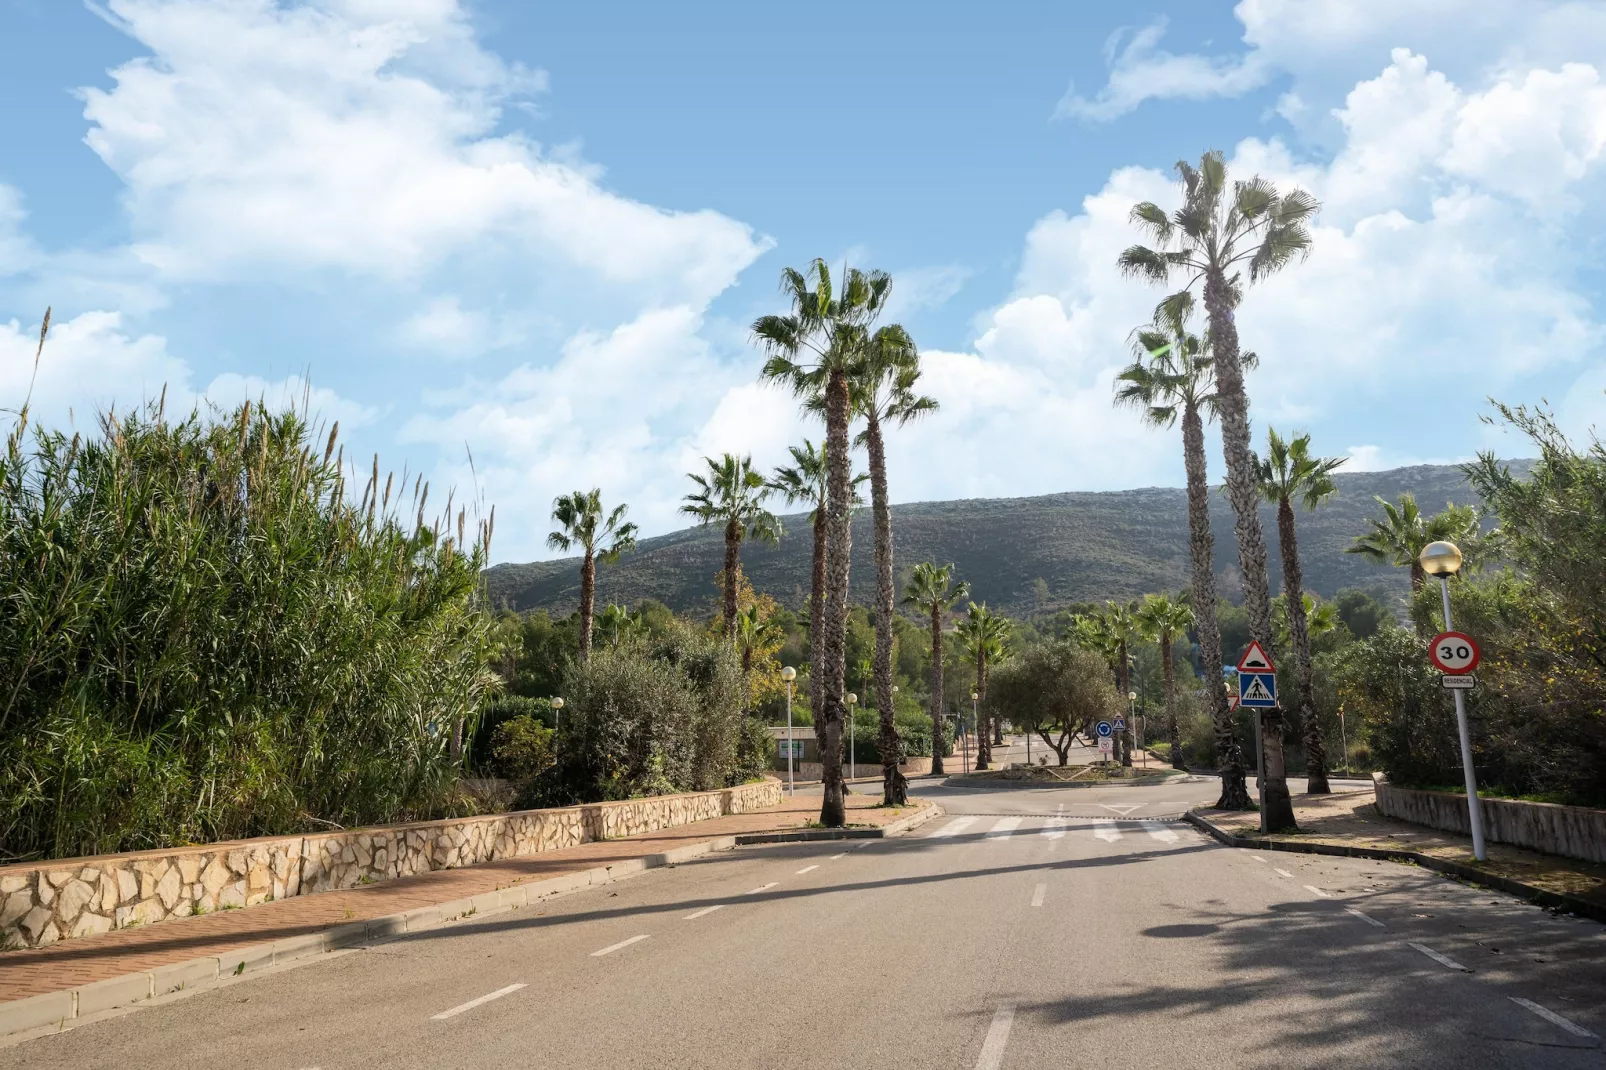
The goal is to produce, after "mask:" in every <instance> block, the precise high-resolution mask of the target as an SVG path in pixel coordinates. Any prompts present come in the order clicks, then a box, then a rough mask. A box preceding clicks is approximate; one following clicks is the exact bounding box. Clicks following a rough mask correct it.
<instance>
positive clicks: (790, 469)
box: [764, 439, 870, 521]
mask: <svg viewBox="0 0 1606 1070" xmlns="http://www.w3.org/2000/svg"><path fill="white" fill-rule="evenodd" d="M787 449H788V451H789V452H790V453H791V454H792V464H791V465H790V466H787V465H783V466H781V467H779V468H777V469H775V472H774V474H772V475H771V476H770V478H769V480H768V481H767V482H766V483H765V484H764V485H765V486H766V487H768V488H769V489H770V491H772V492H773V493H775V494H778V495H780V496H781V498H782V499H784V500H785V502H786V504H788V505H810V506H813V511H812V512H810V513H809V520H810V521H813V520H814V519H815V518H816V517H817V516H818V515H819V514H820V513H821V512H822V511H823V510H824V509H825V491H826V479H827V477H828V476H829V474H830V469H829V466H828V465H827V463H826V459H825V447H824V446H823V445H822V446H816V445H815V444H814V443H812V442H810V441H809V440H808V439H804V440H803V445H801V446H789V447H787ZM869 478H870V475H869V473H868V472H861V473H859V474H858V475H856V476H854V477H853V479H852V481H851V482H850V484H849V486H850V487H851V488H853V504H854V505H860V504H862V500H861V499H860V498H859V496H858V487H859V485H860V484H861V483H863V482H864V481H865V480H866V479H869Z"/></svg>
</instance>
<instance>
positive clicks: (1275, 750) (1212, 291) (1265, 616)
mask: <svg viewBox="0 0 1606 1070" xmlns="http://www.w3.org/2000/svg"><path fill="white" fill-rule="evenodd" d="M1204 303H1205V311H1206V313H1207V314H1208V316H1209V319H1210V339H1211V344H1212V346H1213V347H1214V350H1215V355H1216V403H1217V406H1218V408H1219V411H1220V413H1221V445H1222V452H1223V454H1224V455H1225V458H1226V462H1227V497H1228V499H1229V500H1230V501H1231V502H1232V510H1233V514H1234V518H1235V520H1236V523H1235V524H1234V525H1233V527H1234V531H1235V532H1236V534H1237V536H1238V568H1239V571H1240V572H1241V573H1242V574H1243V589H1244V611H1245V612H1246V613H1247V614H1248V616H1249V632H1250V634H1251V635H1252V636H1253V637H1254V638H1255V639H1256V640H1257V641H1258V642H1259V643H1260V645H1261V646H1262V647H1264V648H1265V649H1267V650H1270V649H1272V642H1271V595H1270V592H1269V588H1268V586H1267V581H1266V539H1265V536H1264V535H1263V534H1262V533H1261V530H1260V486H1259V481H1258V479H1257V478H1256V475H1255V463H1254V454H1253V452H1252V451H1251V450H1250V447H1249V435H1250V432H1249V397H1248V395H1247V394H1246V393H1245V391H1244V370H1243V365H1242V364H1241V363H1240V362H1239V359H1238V325H1237V324H1236V323H1234V322H1233V317H1232V308H1233V298H1232V291H1231V289H1230V287H1229V286H1228V285H1227V278H1226V275H1225V274H1223V273H1222V271H1221V270H1220V269H1219V268H1216V267H1212V268H1211V269H1210V270H1209V271H1208V272H1207V273H1206V274H1205V287H1204ZM1260 725H1261V730H1260V734H1261V747H1262V749H1263V750H1264V751H1265V755H1264V758H1263V761H1264V762H1265V767H1264V768H1263V769H1261V771H1260V805H1261V810H1262V813H1263V816H1264V818H1265V824H1266V828H1267V830H1269V831H1273V832H1276V831H1281V830H1284V829H1292V828H1297V827H1298V826H1297V825H1296V823H1295V821H1294V804H1293V800H1292V799H1290V798H1289V795H1288V777H1287V774H1286V772H1285V770H1284V768H1283V717H1282V714H1281V712H1280V711H1278V710H1266V711H1261V714H1260Z"/></svg>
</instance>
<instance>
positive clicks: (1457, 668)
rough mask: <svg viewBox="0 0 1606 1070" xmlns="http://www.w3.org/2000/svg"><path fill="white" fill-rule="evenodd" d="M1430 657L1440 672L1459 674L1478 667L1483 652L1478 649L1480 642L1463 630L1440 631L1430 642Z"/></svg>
mask: <svg viewBox="0 0 1606 1070" xmlns="http://www.w3.org/2000/svg"><path fill="white" fill-rule="evenodd" d="M1428 657H1430V658H1432V659H1433V664H1434V666H1435V667H1436V668H1438V670H1439V671H1440V672H1445V673H1449V674H1450V675H1452V676H1459V675H1462V674H1465V673H1469V672H1471V671H1472V670H1473V669H1476V668H1477V667H1478V659H1480V658H1481V657H1483V654H1482V653H1481V652H1480V651H1479V650H1478V644H1477V643H1474V642H1473V641H1472V637H1471V636H1470V635H1465V634H1463V633H1461V632H1440V633H1439V634H1438V635H1435V636H1434V637H1433V642H1432V643H1430V644H1428Z"/></svg>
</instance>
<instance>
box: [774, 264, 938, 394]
mask: <svg viewBox="0 0 1606 1070" xmlns="http://www.w3.org/2000/svg"><path fill="white" fill-rule="evenodd" d="M806 272H807V273H806V274H805V272H803V271H798V270H796V269H795V268H787V269H786V270H785V271H784V272H782V274H781V292H782V293H784V294H785V295H786V296H787V298H788V299H789V300H790V301H791V303H792V311H791V312H790V313H788V314H786V315H780V316H761V317H760V318H759V319H757V320H755V321H754V323H753V336H754V338H755V339H757V341H758V343H759V345H760V346H762V347H763V349H764V351H765V352H766V353H767V354H768V359H767V360H766V361H765V363H764V371H763V378H765V379H770V380H774V381H778V382H782V383H785V384H787V385H788V386H790V387H791V388H792V389H793V391H794V392H796V393H797V394H798V395H799V396H801V397H805V398H812V397H816V396H818V395H821V394H823V393H824V390H825V382H826V379H827V378H828V377H829V376H830V374H831V373H832V372H833V371H836V372H839V373H842V374H847V375H852V374H854V373H855V372H856V371H857V370H858V369H859V368H860V367H861V366H862V364H863V363H864V360H865V351H866V349H867V348H868V347H869V344H870V342H871V334H870V326H871V324H873V323H874V322H875V320H876V318H877V317H878V316H880V315H881V310H882V309H883V308H884V307H885V305H886V302H887V297H888V295H889V294H890V293H891V291H892V276H890V275H888V274H887V273H886V272H884V271H860V270H859V269H857V268H852V269H849V270H848V271H846V272H845V273H844V278H843V285H842V290H841V293H840V294H839V293H837V291H836V289H835V287H834V286H833V284H832V281H831V269H830V268H829V267H828V266H827V265H826V263H825V261H824V260H815V261H814V262H812V263H811V264H809V266H808V268H807V269H806ZM811 285H812V289H811V288H810V287H811ZM893 329H894V328H883V331H887V330H893ZM895 329H896V330H897V331H899V332H900V333H901V332H902V328H901V327H900V328H895ZM904 337H905V338H907V336H906V335H905V336H904ZM888 345H889V347H891V346H892V345H893V340H891V339H889V340H888ZM910 348H911V349H912V348H913V345H912V343H911V344H910Z"/></svg>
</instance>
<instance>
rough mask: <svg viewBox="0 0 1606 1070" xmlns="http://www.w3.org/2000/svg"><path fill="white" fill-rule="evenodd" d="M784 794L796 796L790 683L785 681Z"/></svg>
mask: <svg viewBox="0 0 1606 1070" xmlns="http://www.w3.org/2000/svg"><path fill="white" fill-rule="evenodd" d="M786 793H787V794H788V795H796V794H797V774H796V772H795V771H794V770H793V769H792V681H790V680H788V681H786Z"/></svg>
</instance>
